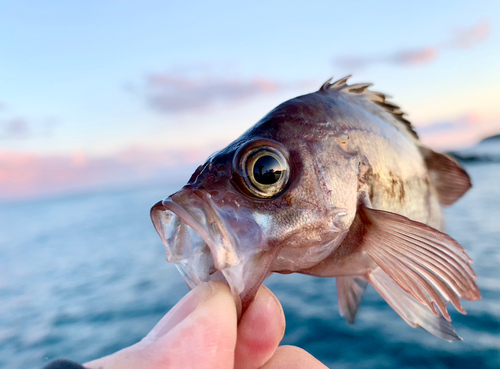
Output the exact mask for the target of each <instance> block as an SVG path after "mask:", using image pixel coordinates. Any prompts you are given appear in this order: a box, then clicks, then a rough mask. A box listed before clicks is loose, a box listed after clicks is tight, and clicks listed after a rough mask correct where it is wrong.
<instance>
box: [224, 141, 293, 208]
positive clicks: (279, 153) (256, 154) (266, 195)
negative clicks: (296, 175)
mask: <svg viewBox="0 0 500 369" xmlns="http://www.w3.org/2000/svg"><path fill="white" fill-rule="evenodd" d="M288 157H289V154H288V152H287V150H286V149H285V148H284V147H283V146H282V145H281V144H280V143H278V142H276V141H271V140H255V141H250V142H248V143H247V144H245V145H244V146H242V147H241V148H240V149H239V150H238V151H237V153H236V155H235V157H234V161H233V173H234V174H235V175H236V178H233V183H234V182H235V183H236V188H237V189H238V190H239V191H240V192H243V193H244V194H246V195H250V196H252V197H257V198H262V199H270V198H273V197H275V196H277V195H279V194H280V193H281V192H283V190H284V189H285V188H286V187H287V185H288V182H289V179H290V164H289V162H288ZM233 177H234V175H233Z"/></svg>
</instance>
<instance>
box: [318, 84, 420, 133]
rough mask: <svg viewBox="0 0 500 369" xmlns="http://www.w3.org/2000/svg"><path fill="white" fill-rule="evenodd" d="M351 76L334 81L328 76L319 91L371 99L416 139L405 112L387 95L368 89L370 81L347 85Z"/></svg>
mask: <svg viewBox="0 0 500 369" xmlns="http://www.w3.org/2000/svg"><path fill="white" fill-rule="evenodd" d="M350 77H351V76H350V75H349V76H347V77H344V78H341V79H339V80H338V81H336V82H333V83H331V80H332V78H330V79H329V80H328V81H326V82H325V83H324V84H323V85H322V86H321V88H320V89H319V91H320V92H326V93H328V92H329V91H339V92H342V93H345V94H350V95H357V96H362V97H363V98H364V99H365V100H368V101H371V102H373V103H375V104H377V105H378V106H380V107H381V108H382V109H384V110H385V111H386V112H388V113H390V114H392V116H393V117H394V118H396V120H398V121H399V122H400V123H403V125H404V126H405V127H406V129H407V130H408V131H409V132H410V133H411V134H412V135H413V136H414V137H415V138H417V139H418V135H417V132H415V130H414V129H413V126H412V124H411V123H410V122H409V121H408V120H407V119H406V118H405V117H404V115H405V113H403V112H402V111H401V109H400V108H399V106H397V105H395V104H393V103H390V102H388V101H387V99H388V98H389V96H388V95H386V94H383V93H381V92H376V91H370V90H369V89H368V87H369V86H371V84H370V83H358V84H354V85H348V84H347V80H348V79H349V78H350Z"/></svg>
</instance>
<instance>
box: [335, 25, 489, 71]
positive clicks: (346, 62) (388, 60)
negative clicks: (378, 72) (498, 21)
mask: <svg viewBox="0 0 500 369" xmlns="http://www.w3.org/2000/svg"><path fill="white" fill-rule="evenodd" d="M489 35H490V29H489V22H488V21H486V20H482V21H481V22H479V23H478V24H476V25H474V26H472V27H470V28H464V29H461V30H458V31H456V32H455V35H454V36H453V37H452V38H451V39H450V40H448V41H447V42H445V43H443V44H440V45H429V46H424V47H419V48H414V49H403V50H399V51H396V52H393V53H390V54H388V55H382V56H340V57H338V58H337V59H335V61H334V63H335V65H337V66H339V67H341V68H345V69H349V70H350V71H353V70H356V69H358V70H359V69H362V68H365V67H368V66H371V65H374V64H395V65H401V66H417V65H424V64H428V63H430V62H432V61H434V60H436V59H437V58H438V56H439V55H440V54H442V53H443V52H445V51H446V50H450V49H458V50H460V49H465V48H470V47H473V46H476V45H478V44H480V43H481V42H483V41H485V40H486V39H487V38H488V37H489Z"/></svg>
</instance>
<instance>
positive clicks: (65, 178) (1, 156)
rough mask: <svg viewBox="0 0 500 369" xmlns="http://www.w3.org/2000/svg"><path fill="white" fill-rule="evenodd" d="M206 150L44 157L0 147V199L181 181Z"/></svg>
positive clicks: (209, 149)
mask: <svg viewBox="0 0 500 369" xmlns="http://www.w3.org/2000/svg"><path fill="white" fill-rule="evenodd" d="M212 149H213V147H212V146H210V147H208V146H207V147H203V148H197V149H181V150H165V151H154V150H147V149H144V148H139V147H135V148H129V149H127V150H124V151H122V152H119V153H117V154H115V155H112V156H109V157H104V158H95V157H89V156H87V155H85V153H83V152H80V151H76V152H74V153H73V154H72V155H52V156H47V155H38V154H33V153H27V152H16V151H5V150H0V200H2V201H6V200H7V201H8V200H16V199H24V198H32V197H41V196H47V195H53V194H60V193H71V192H81V191H86V190H89V189H93V188H103V187H108V188H109V187H120V186H127V185H128V186H130V185H134V184H144V183H154V182H155V181H156V182H158V183H164V182H169V181H170V182H177V181H184V182H186V181H187V180H188V179H189V177H190V175H191V174H192V172H193V171H194V169H195V168H196V166H197V165H199V164H201V163H202V162H204V160H205V159H206V158H207V157H208V155H209V154H211V153H212V151H213V150H212Z"/></svg>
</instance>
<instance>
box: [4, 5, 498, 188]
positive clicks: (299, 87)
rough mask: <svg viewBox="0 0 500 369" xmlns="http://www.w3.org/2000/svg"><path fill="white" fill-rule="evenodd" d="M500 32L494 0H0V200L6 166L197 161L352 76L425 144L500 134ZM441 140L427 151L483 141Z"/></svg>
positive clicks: (11, 182)
mask: <svg viewBox="0 0 500 369" xmlns="http://www.w3.org/2000/svg"><path fill="white" fill-rule="evenodd" d="M497 24H500V2H498V1H482V0H480V1H474V2H470V1H441V2H435V1H419V2H411V3H410V2H401V1H377V2H375V1H352V2H344V1H342V2H340V1H314V2H313V1H310V2H303V1H301V2H299V1H266V2H261V3H255V2H230V1H218V2H202V1H190V2H168V1H167V2H166V1H140V2H139V1H85V2H84V1H71V2H68V1H44V2H36V3H34V2H28V1H19V0H18V1H11V0H4V1H3V2H2V4H1V5H0V35H2V36H1V37H0V168H2V166H1V165H3V168H4V169H3V177H2V172H1V170H0V192H1V191H2V190H5V191H7V192H8V188H11V187H12V186H13V183H14V182H13V181H10V182H9V183H10V184H9V185H6V184H5V185H4V187H2V178H4V179H5V178H6V177H12V176H11V175H10V174H9V173H10V172H9V171H8V170H10V169H5V168H7V167H9V165H10V167H12V166H15V167H16V168H18V170H21V169H19V168H20V166H22V165H24V164H21V163H24V162H26V160H28V161H29V162H30V163H31V164H30V165H41V164H40V163H41V162H40V161H37V160H42V159H43V160H45V161H44V163H45V162H46V163H50V160H49V159H48V158H52V159H54V158H57V159H58V160H59V161H61V160H62V161H64V160H66V159H68V158H69V159H71V160H72V162H73V164H75V165H76V167H78V168H80V169H81V168H82V167H85V166H88V165H94V164H92V163H93V160H94V161H95V160H111V161H112V160H118V161H120V160H121V162H123V161H127V160H129V159H124V158H125V157H127V155H128V156H130V155H132V154H130V153H131V152H138V151H140V152H141V153H142V155H143V158H144V160H146V161H147V160H149V161H150V164H148V165H149V166H150V167H151V170H153V169H154V168H168V167H169V166H175V165H176V163H177V162H176V158H177V159H178V158H179V155H180V157H181V158H188V159H185V160H187V161H188V162H191V161H192V162H195V161H201V160H202V159H203V157H204V156H205V155H207V153H209V151H213V150H215V149H217V148H220V147H222V146H224V145H225V144H226V143H227V142H229V141H231V140H232V139H234V138H235V137H237V136H238V135H239V134H240V133H241V132H243V131H244V130H245V129H246V128H248V127H249V126H250V125H251V124H253V123H255V122H256V121H257V120H258V119H259V118H260V117H262V116H263V115H264V114H266V113H267V112H268V111H269V110H270V109H272V108H273V107H274V106H275V105H277V104H278V103H280V102H282V101H284V100H286V99H288V98H291V97H294V96H296V95H298V94H303V93H308V92H311V91H313V90H316V89H317V88H318V87H319V86H320V84H321V83H322V82H324V81H325V80H326V79H328V78H329V77H331V76H335V77H339V78H340V77H342V76H344V75H346V74H351V73H352V74H353V79H352V82H373V83H374V84H375V86H374V88H373V89H375V90H379V91H382V92H385V93H388V94H390V95H392V96H394V99H393V101H394V102H396V103H398V104H399V105H400V106H401V107H402V109H403V111H405V112H407V113H408V117H409V119H410V120H412V121H413V122H414V123H415V125H417V126H422V127H426V128H425V129H424V131H425V132H430V134H429V136H432V132H433V130H432V126H433V124H436V127H444V126H446V125H443V122H445V123H447V124H448V126H450V124H451V126H452V127H453V123H454V122H459V124H458V125H457V127H463V126H464V121H465V122H466V124H465V126H467V127H468V128H469V129H474V130H475V131H478V132H480V135H481V134H482V135H485V134H489V133H492V132H494V131H495V130H497V131H500V122H499V121H498V118H499V117H500V107H499V104H498V103H497V100H498V98H499V97H500V96H499V92H498V86H499V85H500V71H499V65H500V31H499V30H498V27H497V26H496V25H497ZM450 122H451V123H450ZM429 127H431V128H430V129H429ZM471 127H472V128H471ZM436 132H437V134H436V135H434V137H429V144H432V145H437V146H443V147H446V146H450V147H452V146H454V145H455V146H456V145H461V144H463V143H468V142H469V141H471V140H472V141H473V140H474V139H477V137H476V136H474V135H472V136H471V135H470V134H469V135H468V134H467V132H466V131H464V132H462V134H461V135H460V134H457V136H456V137H457V138H456V139H455V141H454V139H453V137H455V136H453V135H451V136H450V135H449V134H446V135H442V138H440V137H441V136H439V133H440V132H439V130H437V131H436ZM441 133H442V132H441ZM467 135H468V136H467ZM450 137H451V138H450ZM464 137H465V138H464ZM467 137H469V141H467V139H466V138H467ZM471 137H472V138H471ZM444 138H446V140H444ZM443 140H444V141H443ZM134 150H135V151H134ZM124 153H125V154H124ZM127 153H128V154H127ZM190 153H191V154H190ZM193 153H194V154H193ZM148 155H150V156H149V157H150V159H147V158H148ZM132 156H134V155H132ZM9 157H11V158H15V160H14V159H9ZM166 157H168V160H166V161H165V162H164V163H163V164H161V163H162V158H166ZM2 158H3V159H2ZM23 158H24V159H23ZM26 158H30V159H26ZM69 159H68V160H69ZM2 160H3V161H2ZM9 160H10V161H9ZM16 160H17V161H16ZM23 160H24V161H23ZM30 160H31V161H30ZM33 160H34V162H33ZM43 160H42V161H43ZM47 160H49V161H47ZM183 160H184V159H183ZM181 161H182V160H181ZM35 162H36V164H34V163H35ZM151 162H157V166H156V167H155V166H154V165H152V164H151ZM2 163H3V164H2ZM127 163H128V164H130V163H129V162H127ZM14 164H15V165H14ZM128 164H127V165H128ZM47 165H51V167H53V166H54V165H52V164H47ZM68 165H70V164H68ZM134 165H135V166H136V167H137V166H139V167H140V163H135V164H134ZM145 165H146V164H145ZM29 168H30V167H29V166H27V167H26V168H24V169H23V170H29ZM78 168H76V169H75V168H73V169H74V170H78ZM129 168H130V166H129ZM134 168H135V167H134ZM87 169H88V168H87ZM136 169H137V168H136ZM54 170H56V171H57V168H56V169H54ZM129 170H130V169H129ZM141 170H142V169H141ZM16 176H18V177H19V176H20V174H19V173H17V174H16ZM101 176H102V175H101ZM21 177H23V176H21ZM146 177H147V175H146V174H145V177H144V178H146ZM23 178H24V177H23ZM37 178H38V177H37ZM75 178H79V180H80V181H81V177H78V176H77V177H75ZM37 180H40V178H38V179H33V178H32V177H29V178H24V179H22V181H25V182H26V181H28V182H29V181H35V182H36V181H37ZM19 181H21V179H19ZM4 182H5V180H4ZM35 182H32V183H31V182H30V183H29V186H28V187H29V188H34V187H36V186H35ZM49 182H50V181H49ZM101 182H102V183H104V182H106V179H105V178H104V177H102V178H101ZM101 182H99V180H97V182H96V183H101ZM16 183H17V182H16ZM37 183H38V182H37ZM43 183H48V182H43ZM9 186H10V187H9ZM47 186H49V187H50V185H47ZM57 188H63V189H64V188H65V187H64V186H62V187H57ZM59 190H60V189H59ZM59 190H57V191H59ZM54 191H56V190H54ZM61 191H62V190H61ZM9 193H10V194H13V193H14V192H12V191H11V192H9ZM23 193H24V194H25V193H26V192H23ZM8 196H10V195H4V196H3V197H4V198H5V197H8ZM22 196H24V195H22ZM0 198H2V195H1V194H0Z"/></svg>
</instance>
